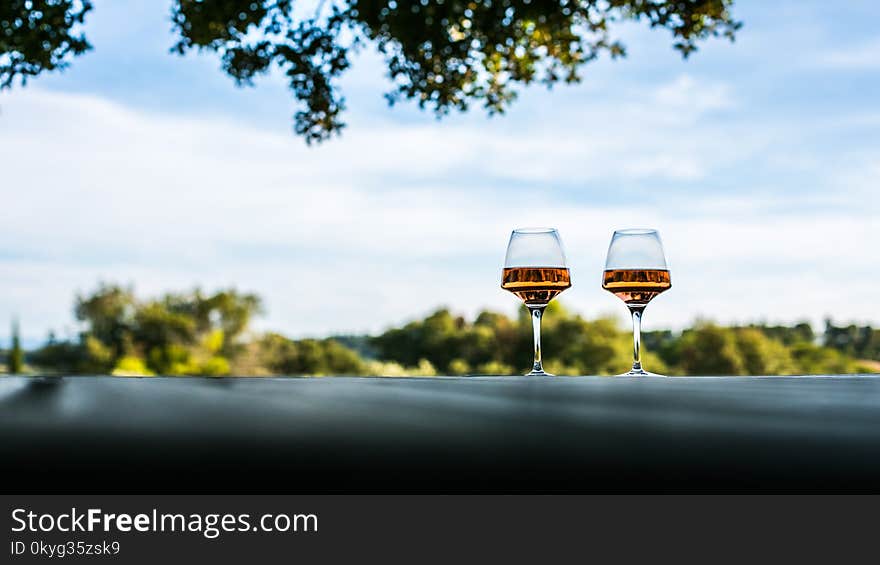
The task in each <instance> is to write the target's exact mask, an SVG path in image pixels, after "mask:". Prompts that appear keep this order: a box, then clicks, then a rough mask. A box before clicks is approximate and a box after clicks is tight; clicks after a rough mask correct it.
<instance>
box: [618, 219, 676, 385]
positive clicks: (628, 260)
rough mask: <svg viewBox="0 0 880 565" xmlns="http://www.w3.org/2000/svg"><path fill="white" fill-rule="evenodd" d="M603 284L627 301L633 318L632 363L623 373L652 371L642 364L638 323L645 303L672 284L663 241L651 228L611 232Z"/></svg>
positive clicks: (638, 373)
mask: <svg viewBox="0 0 880 565" xmlns="http://www.w3.org/2000/svg"><path fill="white" fill-rule="evenodd" d="M602 288H603V289H605V290H607V291H608V292H610V293H612V294H614V295H615V296H617V297H618V298H620V299H621V300H623V302H624V303H625V304H626V306H627V308H629V311H630V314H631V315H632V319H633V366H632V369H631V370H630V371H629V372H628V373H624V374H625V375H640V376H644V375H653V373H649V372H647V371H645V370H644V369H643V368H642V363H641V356H640V346H641V324H642V314H643V313H644V311H645V308H646V307H647V305H648V303H649V302H651V301H652V300H653V299H654V298H656V297H657V296H658V295H659V294H660V293H663V292H666V291H667V290H669V289H670V288H672V276H671V274H670V272H669V268H668V266H667V263H666V254H665V253H664V251H663V242H662V241H661V240H660V234H659V233H658V232H657V230H654V229H626V230H617V231H615V232H614V235H612V236H611V244H610V245H609V246H608V256H607V258H606V260H605V271H604V272H603V273H602Z"/></svg>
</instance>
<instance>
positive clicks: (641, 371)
mask: <svg viewBox="0 0 880 565" xmlns="http://www.w3.org/2000/svg"><path fill="white" fill-rule="evenodd" d="M615 376H618V377H665V376H666V375H658V374H657V373H649V372H648V371H645V370H644V369H639V370H635V369H632V370H630V371H629V372H628V373H621V374H619V375H615Z"/></svg>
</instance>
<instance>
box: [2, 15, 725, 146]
mask: <svg viewBox="0 0 880 565" xmlns="http://www.w3.org/2000/svg"><path fill="white" fill-rule="evenodd" d="M732 4H733V0H319V1H318V3H317V8H316V9H315V10H314V12H312V11H311V10H299V12H297V11H296V10H294V6H295V5H296V6H297V7H298V8H299V7H300V6H299V3H295V2H293V1H292V0H175V1H173V2H172V10H171V20H172V23H173V26H174V29H175V31H176V33H177V34H178V36H179V40H178V41H177V43H176V44H175V45H174V46H173V48H172V50H173V51H174V52H177V53H180V54H184V53H186V52H187V51H189V50H191V49H197V50H206V51H213V52H216V53H217V54H219V55H220V59H221V67H222V69H223V71H224V72H225V73H227V74H228V75H229V76H230V77H232V79H233V80H235V82H236V83H237V84H239V85H250V84H253V80H254V78H255V77H256V76H257V75H260V74H264V73H266V72H267V71H268V70H269V69H270V68H271V67H272V66H273V65H274V66H276V67H278V68H280V69H282V70H283V72H284V74H285V75H286V77H287V80H288V82H289V86H290V89H291V91H292V92H293V95H294V97H295V98H296V100H297V101H298V102H299V103H300V109H299V110H298V111H297V112H296V113H295V115H294V129H295V131H296V133H297V134H299V135H301V136H303V137H304V138H305V140H306V141H307V142H309V143H311V142H316V141H323V140H325V139H327V138H329V137H330V136H331V135H332V134H334V133H339V131H340V130H341V129H342V128H343V127H344V125H345V124H344V122H343V121H342V117H341V116H342V112H343V110H344V109H345V99H344V98H343V96H342V94H341V93H340V92H339V88H338V84H337V80H338V79H339V77H340V76H341V75H342V74H343V73H344V72H345V71H346V70H348V68H349V67H350V66H351V60H352V53H353V52H355V51H356V50H357V49H358V48H359V47H361V46H364V45H373V46H375V47H376V48H377V49H378V50H379V51H380V52H381V54H382V55H383V56H384V58H385V61H386V64H387V66H388V74H389V77H390V79H391V81H392V83H393V87H392V89H391V91H390V92H388V93H387V95H386V97H387V99H388V101H389V103H392V104H393V103H394V102H396V101H398V100H401V99H407V100H415V101H416V102H417V103H418V104H419V106H421V107H422V108H429V109H431V110H433V111H434V112H435V113H436V115H437V116H442V115H445V114H447V113H448V112H449V111H450V110H458V111H465V110H467V109H468V108H469V107H470V106H471V104H479V105H481V106H483V108H485V109H486V110H487V111H488V112H489V113H490V114H494V113H498V112H503V111H504V110H505V108H507V107H508V106H509V105H510V104H511V102H512V101H513V100H514V99H515V98H516V93H517V87H518V86H520V85H527V84H530V83H533V82H537V83H540V84H544V85H547V86H548V87H549V86H552V85H553V84H555V83H557V82H566V83H573V82H578V81H580V80H581V69H582V67H583V66H584V65H585V64H587V63H588V62H590V61H592V60H594V59H596V58H597V57H599V56H600V55H601V54H602V53H606V54H608V55H609V56H611V57H612V58H616V57H620V56H623V55H625V54H626V50H625V47H624V45H623V44H622V43H621V42H620V41H619V40H618V39H616V38H615V37H614V35H613V33H612V30H613V28H614V27H615V25H617V24H620V23H621V22H624V21H627V20H635V21H644V22H646V23H647V24H648V25H650V26H651V27H652V28H665V29H667V30H668V31H669V32H670V33H671V34H672V37H673V47H674V48H675V49H677V50H678V51H679V52H681V54H682V56H684V57H687V56H688V55H690V54H691V53H692V52H694V51H695V50H696V49H697V43H698V42H699V41H701V40H704V39H706V38H709V37H718V36H723V37H726V38H729V39H731V40H732V39H733V38H734V34H735V32H736V30H737V29H739V27H740V25H741V24H740V23H739V22H737V21H735V20H734V19H733V17H732V15H731V12H730V9H731V6H732ZM90 9H91V3H90V2H88V1H86V0H82V1H79V2H76V1H72V0H56V1H49V0H7V1H6V2H5V3H2V4H0V85H2V86H9V85H11V83H12V79H13V78H14V77H15V76H21V77H22V79H24V78H26V77H27V76H35V75H37V74H39V73H40V72H43V71H47V70H53V69H56V68H60V67H63V66H65V65H66V64H67V59H68V58H69V57H71V56H74V55H79V54H82V53H83V52H85V51H86V50H87V49H88V48H89V44H88V43H87V42H86V39H85V37H83V36H82V35H76V34H73V33H72V32H73V30H74V28H75V27H77V26H78V25H79V24H81V23H83V20H84V18H85V15H86V13H87V12H88V11H89V10H90ZM300 12H303V13H300Z"/></svg>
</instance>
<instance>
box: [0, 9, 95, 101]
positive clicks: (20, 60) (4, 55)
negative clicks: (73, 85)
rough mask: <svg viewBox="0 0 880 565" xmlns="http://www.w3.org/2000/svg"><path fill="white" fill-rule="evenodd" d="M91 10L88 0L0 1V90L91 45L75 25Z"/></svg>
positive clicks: (61, 64)
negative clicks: (78, 32) (76, 30)
mask: <svg viewBox="0 0 880 565" xmlns="http://www.w3.org/2000/svg"><path fill="white" fill-rule="evenodd" d="M91 9H92V3H91V2H90V1H88V0H80V1H76V0H3V2H0V89H3V88H8V87H10V86H12V83H13V81H14V80H15V78H16V77H19V78H20V79H21V83H22V84H25V82H27V78H28V77H32V76H37V75H38V74H40V73H42V72H44V71H52V70H55V69H61V68H64V67H66V66H67V65H68V64H69V59H70V58H71V57H73V56H76V55H81V54H82V53H85V52H86V51H87V50H88V49H89V48H90V47H91V46H90V45H89V44H88V42H87V41H86V39H85V36H83V35H82V34H76V33H75V32H74V30H75V28H76V27H77V26H79V25H80V24H82V23H83V21H84V20H85V16H86V14H87V13H88V12H89V10H91Z"/></svg>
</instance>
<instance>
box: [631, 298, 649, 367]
mask: <svg viewBox="0 0 880 565" xmlns="http://www.w3.org/2000/svg"><path fill="white" fill-rule="evenodd" d="M644 311H645V307H644V306H630V307H629V312H630V314H632V318H633V368H632V370H633V371H641V370H642V358H641V353H640V350H641V346H642V312H644Z"/></svg>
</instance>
